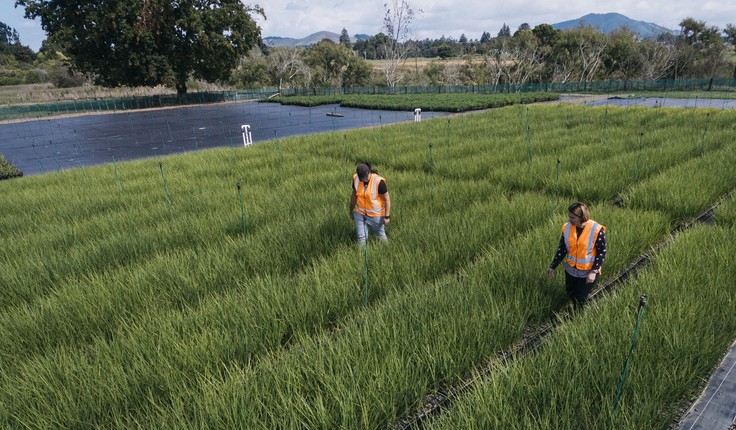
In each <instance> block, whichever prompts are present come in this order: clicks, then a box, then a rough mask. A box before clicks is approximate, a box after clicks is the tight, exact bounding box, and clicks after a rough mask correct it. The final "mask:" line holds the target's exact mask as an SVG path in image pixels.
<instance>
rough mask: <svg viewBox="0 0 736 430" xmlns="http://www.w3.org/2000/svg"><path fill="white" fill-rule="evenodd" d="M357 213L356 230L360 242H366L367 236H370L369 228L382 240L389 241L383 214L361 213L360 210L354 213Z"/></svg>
mask: <svg viewBox="0 0 736 430" xmlns="http://www.w3.org/2000/svg"><path fill="white" fill-rule="evenodd" d="M354 215H355V231H356V232H357V233H358V243H359V244H361V245H362V244H364V243H365V240H366V238H367V237H368V231H367V229H366V227H368V229H370V231H371V233H373V234H375V235H376V237H378V238H379V239H381V240H382V241H387V240H388V237H386V229H385V227H384V225H383V217H382V216H367V215H363V214H360V213H358V212H355V213H354Z"/></svg>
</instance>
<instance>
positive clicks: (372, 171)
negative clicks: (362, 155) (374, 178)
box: [361, 160, 378, 173]
mask: <svg viewBox="0 0 736 430" xmlns="http://www.w3.org/2000/svg"><path fill="white" fill-rule="evenodd" d="M361 164H365V165H366V166H368V168H369V169H370V170H371V173H378V170H376V169H374V168H373V167H372V166H371V163H369V162H368V161H366V160H363V161H361Z"/></svg>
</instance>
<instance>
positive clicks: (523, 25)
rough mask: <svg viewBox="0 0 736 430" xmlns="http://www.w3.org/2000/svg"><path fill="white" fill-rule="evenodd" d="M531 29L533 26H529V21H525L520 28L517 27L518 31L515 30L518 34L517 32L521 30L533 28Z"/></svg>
mask: <svg viewBox="0 0 736 430" xmlns="http://www.w3.org/2000/svg"><path fill="white" fill-rule="evenodd" d="M531 29H532V28H531V27H530V26H529V24H527V23H526V22H525V23H523V24H521V25H520V26H519V28H518V29H517V30H516V31H515V32H514V35H516V33H518V32H520V31H526V30H531Z"/></svg>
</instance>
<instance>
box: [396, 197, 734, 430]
mask: <svg viewBox="0 0 736 430" xmlns="http://www.w3.org/2000/svg"><path fill="white" fill-rule="evenodd" d="M734 195H736V188H735V189H733V190H731V191H730V192H728V193H727V194H725V195H723V196H721V197H720V198H718V199H717V200H716V203H715V204H713V206H711V207H710V208H708V209H706V210H705V211H704V212H703V213H701V214H700V215H698V216H696V217H694V218H692V219H690V220H689V221H683V222H681V223H678V224H677V225H676V226H675V227H674V228H673V229H672V231H670V233H669V234H668V235H667V236H666V237H665V238H663V239H662V240H661V241H660V242H657V243H655V244H654V245H652V246H651V248H650V249H649V250H648V251H646V252H644V253H643V254H641V255H640V256H639V257H637V258H636V259H635V260H634V261H633V262H631V263H630V264H629V265H628V266H626V267H625V268H624V269H622V270H621V271H620V272H619V273H618V274H616V275H615V276H614V277H613V278H612V279H609V280H608V281H606V283H605V284H603V285H601V286H600V287H598V288H597V289H595V290H594V291H592V292H591V293H590V296H589V297H588V300H587V301H586V302H587V303H593V302H596V301H599V300H602V299H603V298H604V297H606V295H608V294H609V293H611V292H613V291H615V290H616V289H617V288H618V287H619V286H621V285H623V284H624V281H626V280H627V279H628V278H630V277H633V276H635V275H636V274H637V273H639V271H640V270H642V269H643V268H644V267H646V265H647V264H649V263H650V262H651V261H652V259H653V258H654V257H655V256H656V255H657V254H658V253H659V252H660V251H662V250H663V249H664V248H665V247H667V246H669V245H670V244H672V242H673V241H674V239H675V235H676V233H678V232H681V231H685V230H688V229H690V228H692V227H693V226H694V225H695V224H698V223H707V222H709V221H710V220H711V219H712V218H713V212H714V211H715V209H716V208H718V206H720V205H721V204H722V203H723V202H724V201H726V200H727V199H729V198H731V197H733V196H734ZM573 317H574V312H572V311H570V310H561V311H560V312H559V313H556V314H555V316H554V317H553V318H551V319H550V320H549V321H548V322H546V323H543V324H540V325H538V326H536V327H527V328H526V329H525V330H524V334H523V335H522V337H521V339H519V340H518V341H517V342H516V343H515V344H513V345H511V346H510V347H509V348H508V350H506V351H503V350H502V351H499V352H497V353H496V355H495V356H494V357H491V358H490V359H489V360H488V361H487V362H486V364H483V365H481V366H479V367H478V368H477V369H475V370H476V371H472V372H469V373H470V375H471V376H469V377H468V378H467V379H465V380H462V381H460V382H458V383H457V384H456V385H449V386H445V387H440V388H438V389H437V392H436V393H433V394H430V395H427V396H426V397H425V400H424V406H423V407H422V408H421V412H419V413H416V414H414V415H411V416H407V417H403V418H400V419H399V420H397V421H396V423H395V424H394V425H392V426H391V428H392V429H394V430H408V429H414V428H422V427H423V424H424V422H425V421H426V420H427V419H429V418H430V417H433V416H436V415H437V414H439V413H441V412H442V410H443V409H446V408H447V407H448V406H450V403H452V401H453V400H454V399H457V398H458V397H459V396H460V395H461V394H463V393H466V392H468V391H470V389H471V388H472V386H473V385H475V384H476V383H477V382H479V381H481V380H483V379H485V378H488V377H491V375H493V373H494V371H495V370H496V369H502V368H509V367H510V366H511V365H512V364H514V362H516V361H520V360H523V359H525V358H527V357H529V356H531V355H532V354H533V353H534V352H536V350H537V349H538V348H539V347H540V346H542V345H544V343H545V342H547V340H548V338H549V335H550V334H551V333H552V332H553V331H554V330H555V328H556V327H557V326H558V325H560V324H561V323H562V322H564V321H567V320H570V319H571V318H573Z"/></svg>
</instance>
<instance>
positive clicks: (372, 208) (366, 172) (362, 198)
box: [348, 161, 391, 245]
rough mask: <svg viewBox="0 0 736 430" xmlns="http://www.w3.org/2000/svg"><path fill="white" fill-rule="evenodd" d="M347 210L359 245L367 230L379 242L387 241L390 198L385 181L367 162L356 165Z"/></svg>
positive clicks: (364, 238) (366, 234) (363, 241)
mask: <svg viewBox="0 0 736 430" xmlns="http://www.w3.org/2000/svg"><path fill="white" fill-rule="evenodd" d="M348 210H349V211H350V218H351V219H353V220H354V221H355V230H356V232H357V236H358V243H359V244H361V245H362V244H364V243H365V241H366V239H367V236H368V231H367V230H368V229H369V230H370V231H371V232H372V233H373V234H375V235H376V237H378V238H379V239H380V240H382V241H387V240H388V238H387V237H386V228H385V226H386V224H388V223H389V222H390V219H391V197H390V196H389V194H388V187H387V185H386V179H384V178H383V177H381V176H379V175H378V173H377V172H376V171H375V170H373V169H371V165H370V164H369V163H368V162H367V161H364V162H362V163H360V164H358V166H357V167H356V169H355V175H353V193H352V194H351V195H350V204H349V205H348ZM366 227H367V228H366Z"/></svg>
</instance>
